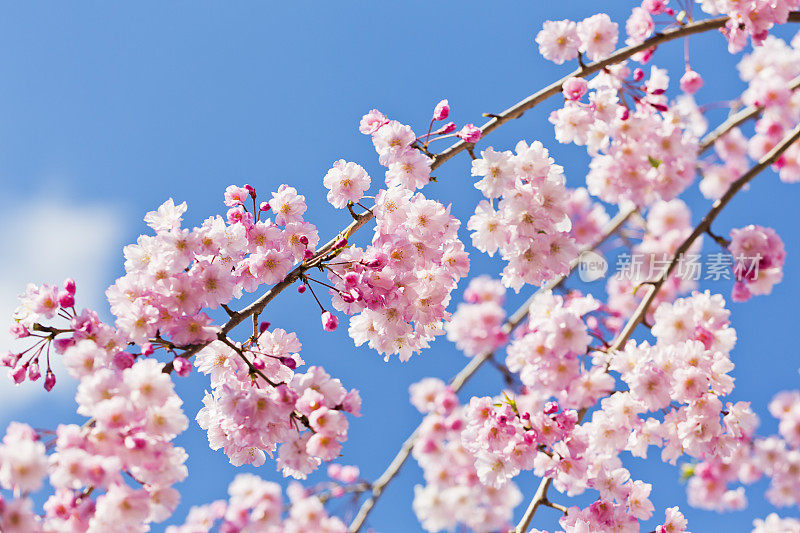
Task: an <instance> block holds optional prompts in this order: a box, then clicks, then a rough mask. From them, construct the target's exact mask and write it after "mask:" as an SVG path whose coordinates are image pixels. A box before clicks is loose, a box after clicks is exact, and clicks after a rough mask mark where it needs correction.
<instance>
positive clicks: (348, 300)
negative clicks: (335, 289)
mask: <svg viewBox="0 0 800 533" xmlns="http://www.w3.org/2000/svg"><path fill="white" fill-rule="evenodd" d="M339 296H340V297H341V298H342V300H344V302H345V303H348V304H351V303H353V302H355V301H356V299H355V298H353V296H352V295H351V294H350V293H348V292H344V291H339Z"/></svg>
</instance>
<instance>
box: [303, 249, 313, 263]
mask: <svg viewBox="0 0 800 533" xmlns="http://www.w3.org/2000/svg"><path fill="white" fill-rule="evenodd" d="M312 257H314V252H312V251H311V250H309V249H308V248H306V249H305V250H303V259H306V260H307V259H311V258H312Z"/></svg>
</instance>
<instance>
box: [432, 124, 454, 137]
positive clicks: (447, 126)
mask: <svg viewBox="0 0 800 533" xmlns="http://www.w3.org/2000/svg"><path fill="white" fill-rule="evenodd" d="M454 131H456V123H455V122H448V123H447V124H445V125H444V126H442V127H441V128H439V129H438V130H436V131H435V132H434V133H436V134H437V135H446V134H448V133H453V132H454Z"/></svg>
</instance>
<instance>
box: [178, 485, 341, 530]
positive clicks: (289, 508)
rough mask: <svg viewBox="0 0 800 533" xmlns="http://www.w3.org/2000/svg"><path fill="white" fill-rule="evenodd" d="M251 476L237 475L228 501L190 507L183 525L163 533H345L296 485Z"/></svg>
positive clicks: (231, 486) (335, 521)
mask: <svg viewBox="0 0 800 533" xmlns="http://www.w3.org/2000/svg"><path fill="white" fill-rule="evenodd" d="M281 492H282V491H281V486H280V485H278V484H277V483H272V482H269V481H264V480H263V479H261V478H260V477H258V476H255V475H253V474H239V475H237V476H236V477H235V478H234V480H233V481H232V482H231V484H230V485H229V486H228V495H229V499H228V500H217V501H215V502H212V503H210V504H206V505H203V506H197V507H192V508H191V510H190V511H189V514H188V516H187V517H186V521H185V522H184V523H183V524H181V525H180V526H170V527H168V528H167V530H166V531H167V533H208V532H210V531H212V530H213V531H263V532H265V533H278V532H281V533H284V532H285V533H306V532H309V531H314V532H319V533H345V532H346V531H347V526H346V525H345V523H344V522H342V520H341V519H339V518H337V517H334V516H330V515H329V514H328V512H327V510H326V509H325V506H324V504H323V502H322V501H321V500H320V498H319V497H317V496H315V495H309V494H308V493H307V491H305V490H304V489H303V487H302V486H300V484H299V483H292V484H290V485H289V487H288V488H287V490H286V495H287V496H288V497H289V502H288V504H285V503H284V501H283V496H282V494H281Z"/></svg>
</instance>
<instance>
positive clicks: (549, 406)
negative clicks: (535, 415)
mask: <svg viewBox="0 0 800 533" xmlns="http://www.w3.org/2000/svg"><path fill="white" fill-rule="evenodd" d="M557 412H558V404H557V403H556V402H547V403H546V404H544V414H546V415H552V414H553V413H557Z"/></svg>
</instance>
